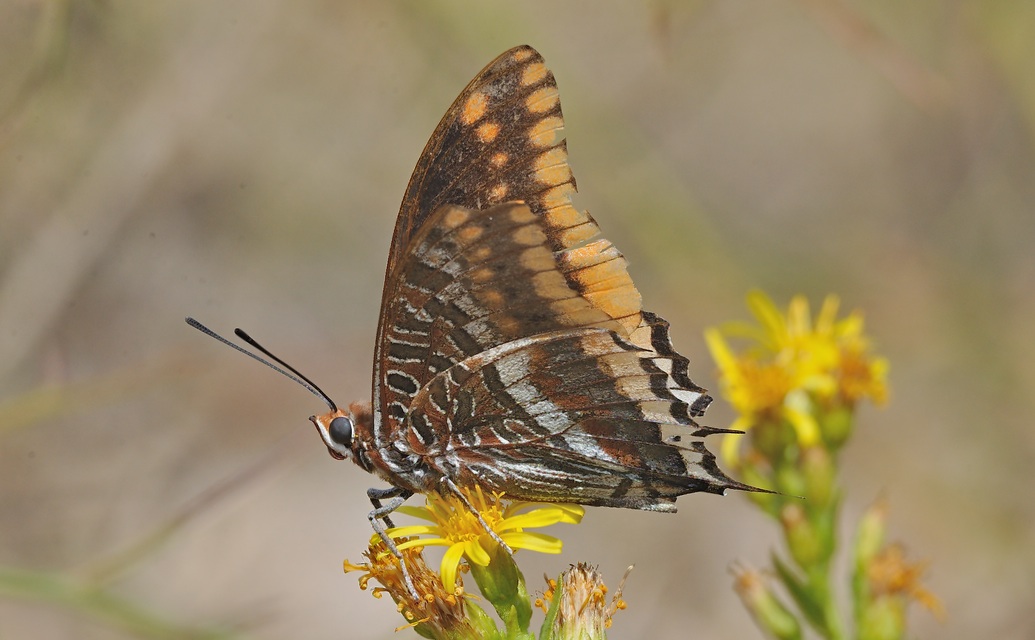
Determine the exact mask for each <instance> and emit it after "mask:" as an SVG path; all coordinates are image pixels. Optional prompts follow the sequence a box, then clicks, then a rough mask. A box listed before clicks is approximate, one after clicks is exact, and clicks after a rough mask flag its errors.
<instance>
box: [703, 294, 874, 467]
mask: <svg viewBox="0 0 1035 640" xmlns="http://www.w3.org/2000/svg"><path fill="white" fill-rule="evenodd" d="M747 304H748V308H749V309H750V310H751V313H752V315H754V316H755V320H756V324H746V323H732V324H729V325H726V326H725V327H723V328H722V329H715V328H712V329H708V330H707V331H706V332H705V339H706V341H707V343H708V348H709V349H710V351H711V352H712V357H713V358H714V359H715V362H716V363H717V364H718V366H719V371H720V376H721V384H722V390H723V393H724V395H725V396H726V397H727V398H728V399H729V401H730V404H732V405H733V407H734V408H735V409H736V410H737V413H738V414H739V417H738V418H737V419H736V421H735V422H734V424H733V425H731V428H732V429H735V430H738V431H746V430H748V429H750V428H751V427H754V426H757V425H759V424H763V423H779V422H782V421H786V422H787V423H788V424H790V425H791V426H792V427H793V429H794V432H795V436H796V438H797V441H798V443H799V444H800V445H801V446H802V447H808V446H812V445H815V444H817V443H818V442H819V441H820V427H819V424H818V423H817V419H816V415H817V411H816V409H817V408H823V409H825V410H832V409H835V408H838V407H846V408H848V409H852V408H854V406H855V404H856V403H857V402H858V401H859V400H861V399H864V398H870V399H871V400H873V401H874V402H877V403H882V402H884V401H885V399H886V398H887V387H886V382H885V380H886V377H887V369H888V363H887V360H885V359H884V358H880V357H877V356H874V355H873V354H872V353H871V348H870V343H869V339H868V338H867V337H866V336H865V334H864V333H863V320H862V316H861V315H859V314H858V313H852V314H849V315H848V316H846V317H844V318H841V319H838V318H837V312H838V307H839V306H840V302H839V300H838V298H837V296H833V295H830V296H827V298H826V299H825V300H824V301H823V304H822V306H821V307H820V311H819V314H818V315H817V316H816V318H815V321H813V318H812V315H811V312H810V310H809V304H808V301H807V300H806V299H805V298H804V297H803V296H795V297H794V298H793V299H792V300H791V302H790V304H789V305H788V307H787V313H786V314H784V313H782V312H781V311H780V310H779V309H777V308H776V305H775V304H774V303H773V301H772V300H771V299H770V298H769V297H768V296H766V295H765V294H764V293H762V292H759V291H753V292H751V293H750V294H748V298H747ZM727 337H729V338H742V339H747V341H748V346H747V347H746V348H745V349H744V350H743V351H742V352H740V353H737V352H735V351H734V350H733V349H732V348H731V347H730V345H729V343H728V342H727V341H726V338H727ZM736 443H737V440H736V439H733V438H726V440H725V441H724V442H723V455H724V457H725V458H726V459H727V460H729V461H730V462H734V463H735V461H736V460H737V449H736V446H737V444H736Z"/></svg>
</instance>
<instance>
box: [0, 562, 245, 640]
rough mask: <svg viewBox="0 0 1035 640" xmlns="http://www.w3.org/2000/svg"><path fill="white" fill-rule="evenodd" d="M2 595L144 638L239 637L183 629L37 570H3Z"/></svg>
mask: <svg viewBox="0 0 1035 640" xmlns="http://www.w3.org/2000/svg"><path fill="white" fill-rule="evenodd" d="M0 596H3V597H8V598H18V599H22V600H29V601H33V602H40V603H44V604H51V605H55V606H59V607H64V608H67V609H73V610H76V611H79V612H80V613H82V614H85V615H87V616H89V617H91V618H94V619H96V620H98V621H101V622H104V623H106V624H108V625H110V626H113V627H117V628H120V629H123V630H125V631H128V632H130V633H133V634H136V635H137V636H139V637H141V638H153V639H154V640H183V639H184V638H189V639H197V640H217V639H223V638H233V637H235V635H236V634H233V633H231V632H229V631H226V630H220V629H213V628H202V627H184V626H180V625H177V624H175V623H173V622H169V621H168V620H165V619H164V618H162V617H161V616H159V615H157V614H155V613H153V612H151V611H149V610H147V609H145V608H143V607H141V606H139V605H137V604H135V603H133V602H131V601H129V600H126V599H124V598H121V597H119V596H116V595H113V594H111V593H109V592H107V591H105V590H104V589H101V588H98V587H96V586H94V585H92V584H89V583H81V582H77V581H73V580H69V579H68V578H65V577H63V576H58V575H53V574H48V573H42V572H36V571H22V570H19V569H10V568H0Z"/></svg>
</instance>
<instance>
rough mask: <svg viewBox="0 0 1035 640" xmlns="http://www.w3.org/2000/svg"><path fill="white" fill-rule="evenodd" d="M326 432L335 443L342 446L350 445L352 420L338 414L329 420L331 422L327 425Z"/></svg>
mask: <svg viewBox="0 0 1035 640" xmlns="http://www.w3.org/2000/svg"><path fill="white" fill-rule="evenodd" d="M327 432H328V434H329V435H330V436H331V440H332V441H334V443H335V444H339V445H341V446H343V447H351V446H352V420H350V419H348V418H346V417H345V416H338V417H337V418H335V419H334V420H331V424H330V425H329V426H328V428H327Z"/></svg>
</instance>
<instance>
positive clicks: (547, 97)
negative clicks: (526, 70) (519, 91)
mask: <svg viewBox="0 0 1035 640" xmlns="http://www.w3.org/2000/svg"><path fill="white" fill-rule="evenodd" d="M558 101H559V97H558V93H557V87H552V86H551V87H543V88H542V89H536V90H535V91H533V92H532V93H531V94H530V95H529V96H528V97H527V98H525V108H526V109H528V110H529V111H531V112H532V113H543V112H545V111H549V110H550V109H553V108H554V107H555V106H557V102H558Z"/></svg>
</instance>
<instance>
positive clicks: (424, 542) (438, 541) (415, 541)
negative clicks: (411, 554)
mask: <svg viewBox="0 0 1035 640" xmlns="http://www.w3.org/2000/svg"><path fill="white" fill-rule="evenodd" d="M451 544H453V542H452V541H451V540H446V539H445V538H411V539H410V540H404V541H402V542H397V543H396V544H395V548H396V549H398V550H399V551H403V550H405V549H412V548H414V547H448V546H449V545H451Z"/></svg>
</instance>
